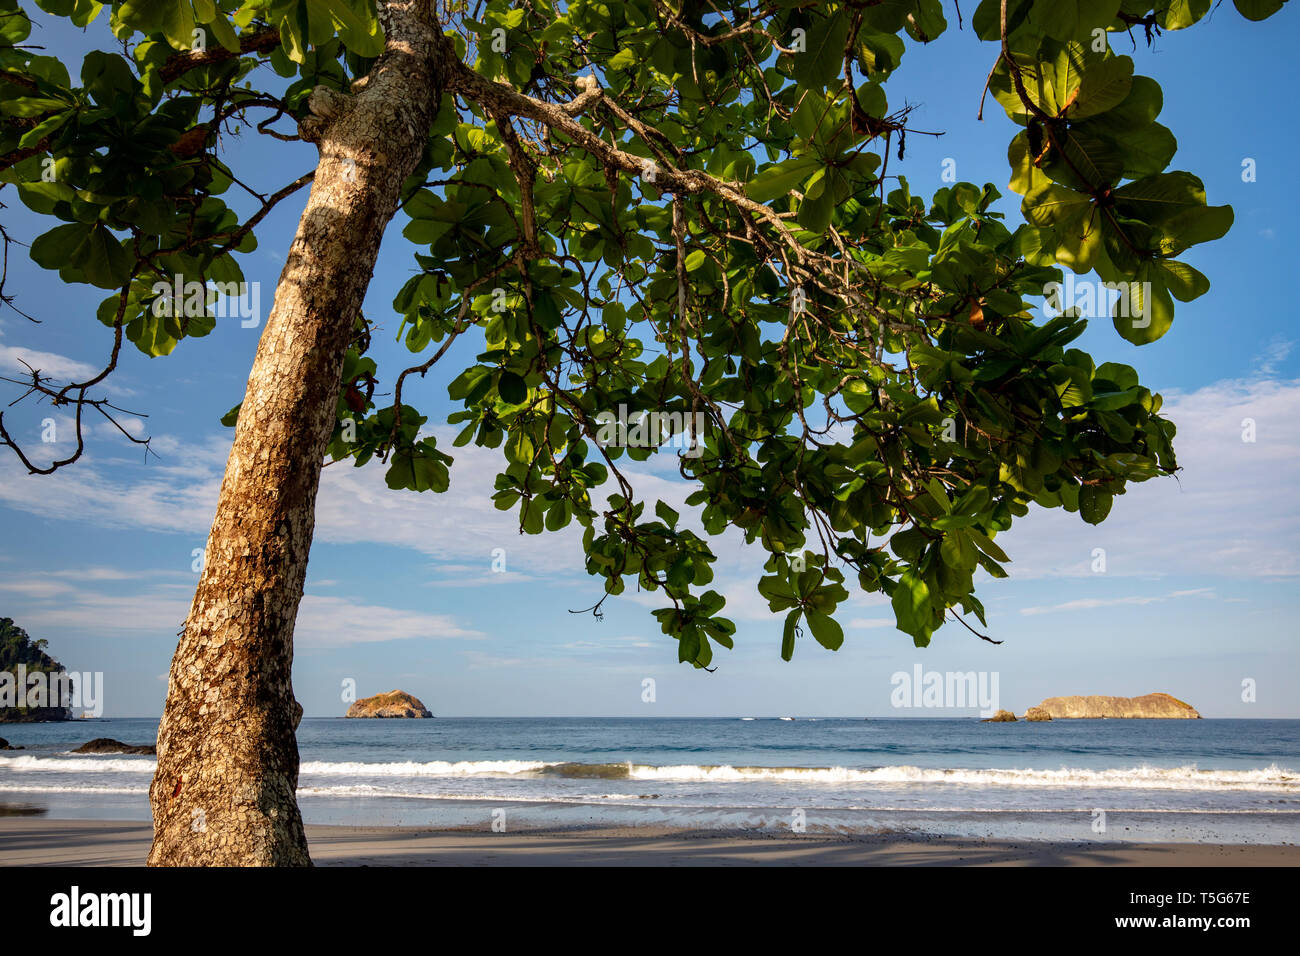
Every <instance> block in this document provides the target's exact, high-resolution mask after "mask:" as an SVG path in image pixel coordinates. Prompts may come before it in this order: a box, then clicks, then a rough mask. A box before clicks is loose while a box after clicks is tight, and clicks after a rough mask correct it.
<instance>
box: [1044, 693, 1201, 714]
mask: <svg viewBox="0 0 1300 956" xmlns="http://www.w3.org/2000/svg"><path fill="white" fill-rule="evenodd" d="M1031 709H1032V710H1041V711H1044V712H1045V713H1046V714H1047V715H1048V716H1049V717H1051V718H1052V719H1053V720H1100V719H1121V720H1123V719H1133V718H1154V719H1170V718H1200V716H1201V715H1200V714H1198V713H1197V712H1196V708H1195V707H1193V706H1192V705H1191V704H1187V703H1184V702H1183V701H1181V700H1179V699H1178V698H1177V697H1171V696H1170V695H1169V694H1143V695H1142V696H1141V697H1099V696H1085V697H1049V698H1047V700H1045V701H1043V702H1042V703H1041V704H1039V705H1038V706H1037V707H1035V708H1031ZM1040 719H1041V718H1040Z"/></svg>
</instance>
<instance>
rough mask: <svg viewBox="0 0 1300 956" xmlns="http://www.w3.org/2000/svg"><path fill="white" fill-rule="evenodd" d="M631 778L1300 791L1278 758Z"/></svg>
mask: <svg viewBox="0 0 1300 956" xmlns="http://www.w3.org/2000/svg"><path fill="white" fill-rule="evenodd" d="M629 776H630V777H631V778H632V779H633V780H662V781H673V780H683V781H687V780H702V781H708V782H711V783H726V782H749V781H755V782H757V781H763V780H773V781H783V782H792V783H798V782H801V783H863V784H912V783H940V784H964V785H968V786H986V787H987V786H993V787H1088V788H1121V789H1140V790H1262V791H1274V792H1293V791H1300V774H1297V773H1296V772H1295V771H1293V770H1284V769H1280V768H1279V767H1278V766H1277V765H1276V764H1274V765H1273V766H1271V767H1268V768H1266V769H1263V770H1198V769H1197V768H1196V767H1195V766H1194V765H1192V766H1184V767H1145V766H1144V767H1132V768H1128V769H1122V770H1120V769H1113V770H1111V769H1108V770H1084V769H1078V768H1072V767H1064V768H1061V769H1060V770H1011V769H996V770H992V769H991V770H960V769H954V770H945V769H932V768H927V767H909V766H903V767H877V768H874V769H870V770H853V769H848V768H845V767H730V766H719V767H701V766H697V765H694V764H687V765H681V766H669V767H647V766H638V765H632V766H631V768H630V770H629Z"/></svg>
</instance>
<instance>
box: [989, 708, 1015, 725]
mask: <svg viewBox="0 0 1300 956" xmlns="http://www.w3.org/2000/svg"><path fill="white" fill-rule="evenodd" d="M1015 719H1016V715H1015V714H1013V713H1011V711H1009V710H999V711H998V712H997V713H996V714H994V715H993V716H992V717H985V718H984V719H983V720H981V721H980V723H981V724H1009V723H1012V722H1014V721H1015Z"/></svg>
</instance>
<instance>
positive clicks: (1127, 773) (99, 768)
mask: <svg viewBox="0 0 1300 956" xmlns="http://www.w3.org/2000/svg"><path fill="white" fill-rule="evenodd" d="M593 767H596V768H609V769H613V770H616V771H617V772H615V773H599V774H593V773H590V772H589V771H590V769H591V768H593ZM550 768H560V769H559V770H558V772H557V771H554V770H553V771H552V772H553V773H556V775H557V776H559V777H562V778H570V779H574V780H580V779H583V778H587V777H593V778H594V777H601V778H606V779H617V778H620V777H621V778H623V779H627V780H635V781H664V782H682V783H690V782H695V781H698V782H706V783H715V784H725V783H764V782H773V783H786V784H800V783H802V784H859V785H862V786H867V787H871V786H883V787H895V786H906V785H912V784H922V785H958V786H969V787H998V788H1021V787H1025V788H1050V787H1056V788H1073V789H1124V790H1186V791H1255V792H1264V793H1287V794H1300V772H1297V771H1295V770H1289V769H1285V768H1280V767H1278V766H1277V765H1276V764H1273V765H1272V766H1269V767H1266V768H1263V769H1255V770H1201V769H1198V768H1197V767H1196V765H1194V764H1192V765H1186V766H1181V767H1151V766H1140V767H1129V768H1122V769H1121V768H1108V769H1100V770H1093V769H1083V768H1077V767H1062V768H1060V769H1056V770H1032V769H1012V768H1001V769H981V770H975V769H961V768H955V769H942V768H929V767H913V766H893V767H875V768H870V769H854V768H847V767H745V766H741V767H734V766H729V765H721V766H707V765H704V766H702V765H698V764H679V765H672V766H648V765H645V764H633V763H624V764H603V765H590V764H573V763H559V762H545V761H538V760H460V761H446V760H434V761H427V762H419V761H400V762H393V763H367V762H362V761H344V762H340V761H307V762H305V763H303V764H302V766H301V768H300V772H301V774H302V775H303V776H304V777H311V778H313V781H314V782H323V781H321V780H320V778H327V779H328V778H343V779H344V780H353V781H355V780H356V779H357V778H375V777H380V778H408V779H409V778H419V777H435V778H436V777H451V778H473V777H506V778H516V779H518V778H528V777H532V776H535V775H539V774H541V773H542V772H543V771H547V770H548V769H550ZM154 769H155V761H154V760H153V759H152V758H146V757H108V758H105V757H63V756H58V757H39V756H33V755H23V756H18V757H0V773H2V774H3V776H0V789H15V788H14V787H7V786H6V781H5V779H4V778H8V779H9V781H11V782H13V783H18V782H20V781H21V780H22V779H23V778H24V777H26V776H27V775H28V774H30V773H40V772H45V773H53V774H59V775H60V776H62V775H64V774H73V773H76V774H90V775H97V774H109V773H111V774H125V775H128V780H130V779H131V778H135V779H139V777H141V776H144V775H151V774H153V772H154ZM5 772H7V773H5ZM114 782H115V783H116V782H119V781H114ZM69 789H75V788H69Z"/></svg>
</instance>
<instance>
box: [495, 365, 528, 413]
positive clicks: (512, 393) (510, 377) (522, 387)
mask: <svg viewBox="0 0 1300 956" xmlns="http://www.w3.org/2000/svg"><path fill="white" fill-rule="evenodd" d="M497 391H498V392H499V393H500V394H501V400H502V401H503V402H506V403H508V404H510V405H522V404H523V403H524V402H526V401H527V400H528V385H527V384H526V383H525V382H524V380H523V379H522V378H521V377H519V376H518V375H516V374H515V373H514V372H511V371H503V372H502V373H501V378H500V379H499V380H498V381H497Z"/></svg>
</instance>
